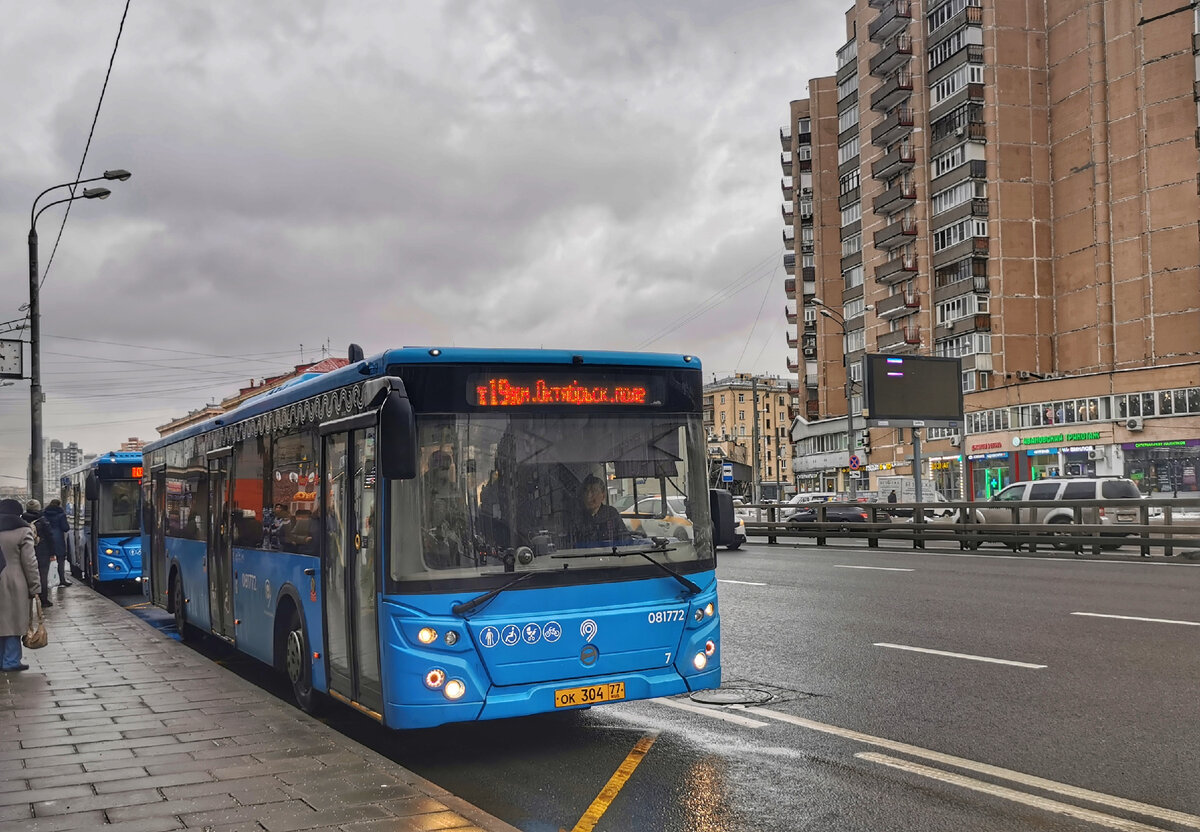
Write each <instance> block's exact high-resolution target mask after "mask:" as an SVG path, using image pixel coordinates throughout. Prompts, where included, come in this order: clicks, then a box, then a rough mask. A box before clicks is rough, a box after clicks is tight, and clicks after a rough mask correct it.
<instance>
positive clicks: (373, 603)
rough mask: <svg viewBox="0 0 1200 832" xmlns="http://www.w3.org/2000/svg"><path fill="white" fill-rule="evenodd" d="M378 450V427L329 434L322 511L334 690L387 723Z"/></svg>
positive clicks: (331, 686)
mask: <svg viewBox="0 0 1200 832" xmlns="http://www.w3.org/2000/svg"><path fill="white" fill-rule="evenodd" d="M375 451H376V446H375V428H373V427H371V428H367V429H365V430H355V431H351V432H347V433H333V434H329V435H327V436H326V437H325V439H324V455H325V465H324V466H323V467H322V469H321V470H322V472H323V486H324V487H323V488H322V489H321V496H322V506H321V511H322V518H323V523H322V525H323V535H324V543H323V550H324V559H323V572H324V574H323V577H324V584H325V593H324V601H325V633H326V642H325V655H326V660H327V662H328V666H329V677H330V678H329V690H330V693H331V694H333V696H334V697H335V698H338V699H343V700H345V701H348V702H350V703H353V704H354V705H356V706H358V707H359V708H360V709H361V710H365V711H367V712H369V713H371V714H372V715H374V716H376V717H377V718H380V719H382V717H381V716H380V714H381V713H382V711H383V685H382V682H381V679H380V669H379V633H378V628H379V619H378V575H377V571H376V556H375V553H376V551H377V543H376V540H375V534H374V528H373V527H374V526H375V524H376V519H375V511H376V509H375V500H376V493H377V492H376V484H375Z"/></svg>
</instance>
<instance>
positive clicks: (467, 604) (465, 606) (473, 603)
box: [450, 572, 536, 615]
mask: <svg viewBox="0 0 1200 832" xmlns="http://www.w3.org/2000/svg"><path fill="white" fill-rule="evenodd" d="M535 574H536V573H535V572H522V573H521V574H520V575H518V576H517V577H515V578H513V579H512V580H511V581H509V582H508V583H506V584H502V585H501V586H498V587H496V588H495V589H493V590H492V591H491V592H485V593H483V594H482V595H479V596H477V597H475V598H472V599H471V600H470V601H463V602H462V603H461V604H455V605H454V606H453V607H451V608H450V612H452V613H454V614H455V615H465V614H466V613H469V612H470V611H471V610H473V609H477V608H479V607H482V606H483V605H484V604H486V603H487V602H488V601H490V600H492V599H493V598H495V597H496V596H497V595H499V594H500V593H501V592H503V591H504V590H506V589H511V588H512V587H514V586H516V585H517V584H519V583H521V581H523V580H525V579H526V578H532V577H533V576H534V575H535Z"/></svg>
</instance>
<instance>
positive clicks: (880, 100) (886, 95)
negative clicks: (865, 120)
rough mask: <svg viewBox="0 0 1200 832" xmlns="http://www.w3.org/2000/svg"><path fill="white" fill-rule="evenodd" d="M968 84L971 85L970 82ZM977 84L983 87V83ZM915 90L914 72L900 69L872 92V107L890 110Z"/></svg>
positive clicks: (905, 99) (878, 110)
mask: <svg viewBox="0 0 1200 832" xmlns="http://www.w3.org/2000/svg"><path fill="white" fill-rule="evenodd" d="M968 86H971V85H970V84H968ZM975 86H980V87H982V86H983V85H982V84H977V85H975ZM912 91H913V77H912V73H911V72H909V71H908V70H907V69H899V70H897V71H896V72H895V74H894V75H892V76H891V77H890V78H888V79H887V80H886V81H884V82H883V84H882V85H881V86H880V87H879V88H878V89H876V90H875V92H873V93H871V109H872V110H874V111H876V112H879V113H886V112H887V111H888V110H890V109H892V108H893V107H895V106H896V105H897V104H899V103H901V102H903V101H907V100H908V98H909V96H911V95H912Z"/></svg>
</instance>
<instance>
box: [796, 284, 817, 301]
mask: <svg viewBox="0 0 1200 832" xmlns="http://www.w3.org/2000/svg"><path fill="white" fill-rule="evenodd" d="M800 285H801V287H802V289H801V291H803V292H804V294H805V295H806V296H811V295H815V294H816V293H817V284H816V281H813V280H806V281H804V282H803V283H802V284H800ZM805 299H806V300H807V297H806V298H805Z"/></svg>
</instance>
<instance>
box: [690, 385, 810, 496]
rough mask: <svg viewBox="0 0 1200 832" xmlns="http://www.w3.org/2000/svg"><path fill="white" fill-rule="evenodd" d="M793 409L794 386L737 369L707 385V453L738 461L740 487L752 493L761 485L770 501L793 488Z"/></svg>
mask: <svg viewBox="0 0 1200 832" xmlns="http://www.w3.org/2000/svg"><path fill="white" fill-rule="evenodd" d="M795 412H796V401H795V389H794V387H793V385H791V384H790V383H789V382H788V381H787V380H786V379H782V378H779V377H778V376H762V375H760V376H755V375H751V374H749V373H737V374H735V375H732V376H726V377H724V378H718V379H713V381H712V382H711V383H709V384H706V385H704V430H705V432H706V433H707V435H708V447H709V454H710V456H711V457H713V458H714V459H718V458H719V459H721V460H727V461H731V462H735V463H739V465H738V466H737V468H736V471H737V472H738V474H739V476H737V481H738V482H739V483H740V486H739V487H738V488H737V489H736V490H738V491H739V492H742V491H744V492H745V493H747V494H753V493H754V492H753V488H754V486H755V485H758V486H760V488H761V490H760V492H759V496H761V497H762V498H764V499H770V500H778V499H780V498H782V497H783V496H785V495H787V494H791V493H793V492H794V487H793V485H792V439H791V431H790V427H791V422H792V416H793V414H794V413H795ZM756 414H757V421H758V433H757V439H758V448H757V451H758V453H757V455H756V454H755V437H756V434H755V430H754V423H755V415H756ZM755 465H757V469H756V468H755ZM744 477H745V479H744Z"/></svg>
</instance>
